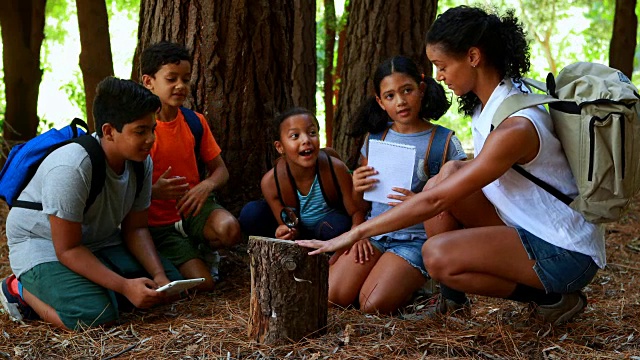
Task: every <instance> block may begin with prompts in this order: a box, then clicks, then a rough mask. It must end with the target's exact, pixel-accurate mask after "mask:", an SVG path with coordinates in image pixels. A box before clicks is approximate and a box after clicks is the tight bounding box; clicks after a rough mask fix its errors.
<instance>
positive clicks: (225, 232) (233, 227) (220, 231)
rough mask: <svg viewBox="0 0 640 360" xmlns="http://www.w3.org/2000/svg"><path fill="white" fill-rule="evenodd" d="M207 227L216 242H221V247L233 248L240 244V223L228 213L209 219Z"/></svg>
mask: <svg viewBox="0 0 640 360" xmlns="http://www.w3.org/2000/svg"><path fill="white" fill-rule="evenodd" d="M207 227H208V228H209V229H211V231H212V232H213V233H214V234H215V236H213V237H214V238H215V240H216V241H217V242H221V243H222V245H223V246H233V245H236V244H237V243H239V242H240V239H241V238H242V230H241V229H240V223H239V222H238V220H237V219H236V218H235V217H234V216H233V215H231V214H230V213H227V212H225V214H224V215H221V216H216V217H215V218H210V219H209V221H208V222H207Z"/></svg>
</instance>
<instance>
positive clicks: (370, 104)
mask: <svg viewBox="0 0 640 360" xmlns="http://www.w3.org/2000/svg"><path fill="white" fill-rule="evenodd" d="M393 73H401V74H405V75H408V76H410V77H411V78H413V80H415V82H416V84H420V82H424V83H425V84H426V85H427V86H426V88H425V92H424V96H423V97H422V107H421V108H420V114H419V115H418V116H419V117H420V118H422V119H427V120H437V119H439V118H440V117H441V116H442V115H444V113H446V112H447V110H448V109H449V106H451V102H450V101H449V99H448V98H447V95H446V93H445V91H444V88H443V87H442V85H440V84H438V83H437V82H436V81H435V80H434V79H433V78H431V77H424V75H423V74H422V73H421V72H420V71H419V70H418V66H417V65H416V63H415V62H414V61H413V60H411V59H410V58H408V57H406V56H395V57H392V58H390V59H387V60H385V61H384V62H383V63H382V64H380V65H379V66H378V68H377V69H376V72H375V73H374V75H373V88H374V90H375V93H376V96H378V97H380V83H381V82H382V80H383V79H384V78H385V77H387V76H389V75H391V74H393ZM423 77H424V79H423ZM390 121H392V120H391V118H390V117H389V115H388V114H387V112H386V111H384V110H383V109H382V108H381V107H380V105H379V104H378V102H377V101H376V98H375V97H374V96H370V97H368V98H367V99H366V100H365V102H364V103H363V104H362V105H360V107H359V108H358V111H357V113H356V118H355V120H354V122H353V123H352V124H351V129H350V131H349V135H350V136H354V137H359V136H362V135H364V134H366V133H368V132H369V133H373V134H375V133H378V132H380V131H383V130H384V129H385V128H386V127H387V124H388V123H389V122H390Z"/></svg>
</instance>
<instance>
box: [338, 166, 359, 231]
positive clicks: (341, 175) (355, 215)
mask: <svg viewBox="0 0 640 360" xmlns="http://www.w3.org/2000/svg"><path fill="white" fill-rule="evenodd" d="M331 161H333V167H334V168H335V170H336V176H337V177H338V186H340V190H341V192H342V202H343V204H344V208H345V210H346V211H347V214H349V216H351V223H352V226H356V225H358V224H360V223H362V222H363V221H364V214H365V211H364V207H365V206H364V204H362V203H364V202H365V201H364V200H363V199H362V196H359V198H355V197H354V196H353V193H354V192H353V181H352V178H351V174H349V169H348V168H347V166H346V165H345V163H343V162H342V161H340V160H339V159H336V158H331Z"/></svg>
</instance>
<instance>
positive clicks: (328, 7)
mask: <svg viewBox="0 0 640 360" xmlns="http://www.w3.org/2000/svg"><path fill="white" fill-rule="evenodd" d="M324 41H325V43H324V91H323V99H324V123H325V135H326V137H327V146H332V143H333V49H334V48H335V46H336V7H335V4H334V2H333V0H324Z"/></svg>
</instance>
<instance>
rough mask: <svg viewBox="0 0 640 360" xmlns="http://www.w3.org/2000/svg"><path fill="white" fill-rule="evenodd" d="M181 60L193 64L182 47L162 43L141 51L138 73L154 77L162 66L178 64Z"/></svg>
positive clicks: (170, 43)
mask: <svg viewBox="0 0 640 360" xmlns="http://www.w3.org/2000/svg"><path fill="white" fill-rule="evenodd" d="M182 60H187V61H188V62H189V64H193V60H192V58H191V55H189V51H187V49H186V48H185V47H184V46H182V45H180V44H176V43H172V42H168V41H162V42H159V43H155V44H153V45H150V46H149V47H147V48H146V49H144V50H142V55H141V56H140V71H141V72H142V75H149V76H154V75H155V74H156V73H157V72H158V70H160V68H161V67H162V66H164V65H167V64H179V63H180V61H182Z"/></svg>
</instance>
